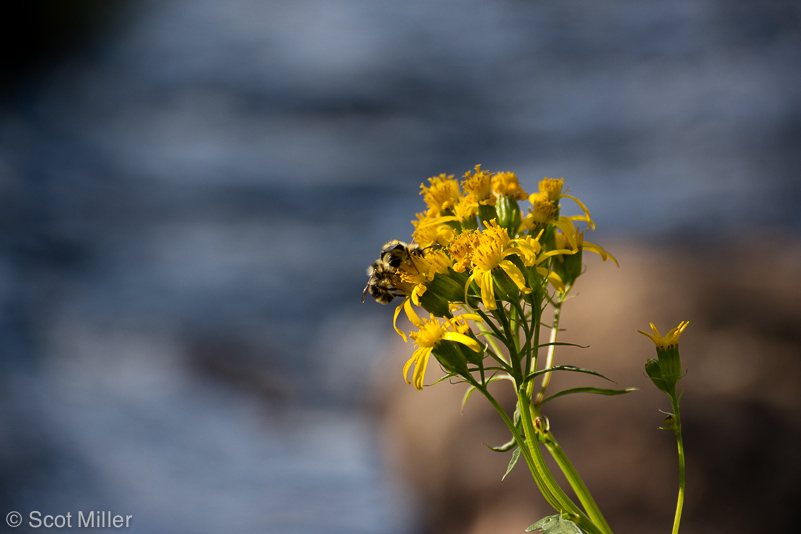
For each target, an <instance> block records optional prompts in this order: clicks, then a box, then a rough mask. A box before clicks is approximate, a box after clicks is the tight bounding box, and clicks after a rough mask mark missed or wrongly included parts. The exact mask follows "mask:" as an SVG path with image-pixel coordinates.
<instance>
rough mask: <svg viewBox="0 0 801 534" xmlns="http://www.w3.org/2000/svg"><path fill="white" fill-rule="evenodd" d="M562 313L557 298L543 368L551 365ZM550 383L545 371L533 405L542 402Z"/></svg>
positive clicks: (549, 376) (549, 377)
mask: <svg viewBox="0 0 801 534" xmlns="http://www.w3.org/2000/svg"><path fill="white" fill-rule="evenodd" d="M561 313H562V301H561V300H559V301H557V302H555V303H554V308H553V325H552V326H551V338H550V340H549V341H550V345H548V355H547V356H546V358H545V369H548V368H549V367H553V358H554V353H555V352H556V345H555V344H554V343H556V336H557V335H558V333H559V318H560V316H561ZM550 383H551V373H545V375H544V376H543V377H542V385H541V386H540V392H539V393H537V398H536V399H534V406H539V405H540V404H542V401H543V399H544V398H545V390H546V389H548V384H550Z"/></svg>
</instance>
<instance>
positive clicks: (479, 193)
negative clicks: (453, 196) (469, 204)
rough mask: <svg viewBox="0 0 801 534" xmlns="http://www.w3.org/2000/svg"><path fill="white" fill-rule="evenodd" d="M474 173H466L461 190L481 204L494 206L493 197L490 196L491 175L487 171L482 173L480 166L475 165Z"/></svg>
mask: <svg viewBox="0 0 801 534" xmlns="http://www.w3.org/2000/svg"><path fill="white" fill-rule="evenodd" d="M475 170H476V173H475V174H472V173H471V172H470V171H467V172H466V173H465V174H464V180H463V181H462V189H464V192H465V193H466V194H467V195H468V196H471V197H473V198H474V199H475V200H476V201H477V202H478V203H481V204H494V203H495V197H494V196H493V195H492V183H491V180H492V175H491V173H490V172H488V171H482V170H481V165H476V169H475Z"/></svg>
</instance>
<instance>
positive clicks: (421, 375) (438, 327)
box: [403, 306, 482, 389]
mask: <svg viewBox="0 0 801 534" xmlns="http://www.w3.org/2000/svg"><path fill="white" fill-rule="evenodd" d="M406 313H407V315H408V316H409V319H410V320H411V321H412V323H413V324H414V325H415V326H416V327H417V328H418V329H419V330H418V331H417V332H410V333H409V337H411V338H412V339H413V340H414V342H415V344H416V345H417V348H416V349H415V350H414V353H413V354H412V357H411V358H409V360H408V361H407V362H406V365H404V366H403V378H404V380H406V383H407V384H411V383H414V387H415V388H417V389H423V382H424V380H425V373H426V367H427V365H428V358H429V356H431V352H432V351H433V350H434V348H435V347H436V346H437V345H438V344H439V343H440V342H442V341H454V342H456V343H461V344H462V345H465V346H467V347H468V348H470V349H471V350H473V351H475V352H481V350H482V347H481V344H480V343H479V342H478V341H476V340H475V339H473V338H472V337H470V336H468V335H466V334H465V332H466V331H467V329H465V327H466V323H465V324H462V325H460V324H458V323H457V322H456V320H454V319H437V318H436V317H434V316H433V315H429V318H428V319H420V318H419V317H418V316H417V314H416V313H415V312H414V310H412V308H411V306H408V309H407V310H406ZM468 329H469V327H468ZM412 365H414V372H413V373H412V380H411V381H410V380H409V379H408V373H409V368H410V367H411V366H412Z"/></svg>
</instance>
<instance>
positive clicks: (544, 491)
mask: <svg viewBox="0 0 801 534" xmlns="http://www.w3.org/2000/svg"><path fill="white" fill-rule="evenodd" d="M473 385H474V386H475V387H476V389H478V391H480V392H481V394H482V395H484V396H485V397H486V398H487V400H488V401H489V402H490V404H492V406H493V407H494V408H495V410H496V411H497V412H498V414H500V416H501V418H502V419H503V422H504V423H506V426H507V427H508V428H509V431H510V432H511V433H512V436H513V437H514V439H515V442H516V443H517V446H518V447H520V452H522V453H523V457H524V458H525V459H526V464H527V465H528V468H529V470H530V471H531V475H532V476H533V477H534V481H535V482H536V483H537V486H538V487H539V488H540V491H542V495H543V496H544V497H545V500H546V501H548V504H550V505H551V506H552V507H553V508H554V509H555V510H559V511H561V510H562V509H563V508H562V507H561V505H560V504H559V501H558V500H557V499H556V497H555V496H554V495H553V494H552V493H551V492H550V491H548V490H547V488H546V486H545V484H544V482H543V481H542V477H541V476H540V472H539V470H538V469H537V467H536V464H535V463H534V459H533V457H532V455H531V451H530V450H529V448H528V447H527V446H526V443H525V441H523V437H522V436H521V435H520V434H519V433H518V432H517V429H516V428H515V425H514V423H513V422H512V421H511V420H510V419H509V416H508V415H507V414H506V411H505V410H504V409H503V407H502V406H501V405H500V404H498V401H496V400H495V397H493V396H492V395H491V394H490V392H489V391H488V390H487V388H486V387H484V386H482V385H479V384H473Z"/></svg>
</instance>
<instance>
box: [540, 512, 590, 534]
mask: <svg viewBox="0 0 801 534" xmlns="http://www.w3.org/2000/svg"><path fill="white" fill-rule="evenodd" d="M535 530H539V531H541V532H543V533H544V534H583V532H584V531H583V530H581V529H580V528H578V525H576V524H575V523H574V522H573V521H571V520H570V519H566V518H564V517H562V515H561V514H556V515H549V516H548V517H543V518H542V519H540V520H539V521H537V522H536V523H534V524H533V525H531V526H530V527H528V528H527V529H526V532H534V531H535Z"/></svg>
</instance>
